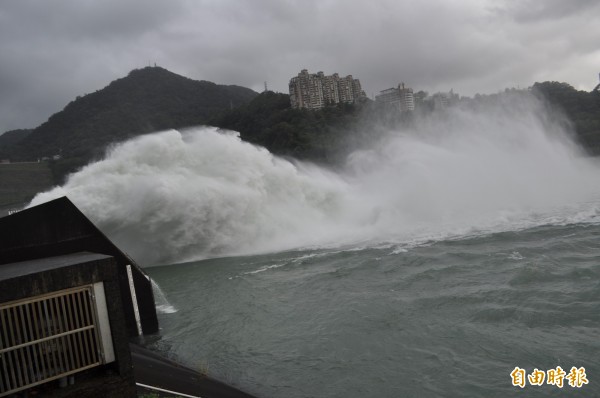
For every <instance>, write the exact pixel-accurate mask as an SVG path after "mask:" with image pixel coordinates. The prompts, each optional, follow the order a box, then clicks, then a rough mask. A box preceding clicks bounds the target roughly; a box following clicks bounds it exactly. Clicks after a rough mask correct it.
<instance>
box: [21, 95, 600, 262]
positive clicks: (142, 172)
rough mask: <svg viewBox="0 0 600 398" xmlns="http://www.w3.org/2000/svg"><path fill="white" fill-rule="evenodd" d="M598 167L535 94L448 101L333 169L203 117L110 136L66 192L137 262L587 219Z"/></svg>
mask: <svg viewBox="0 0 600 398" xmlns="http://www.w3.org/2000/svg"><path fill="white" fill-rule="evenodd" d="M599 171H600V167H599V166H598V164H597V162H596V161H595V160H593V159H590V158H586V157H584V156H582V155H581V154H580V153H579V151H578V149H577V148H576V146H575V145H574V144H573V143H572V142H571V141H570V140H569V139H568V137H567V136H566V134H565V133H564V132H563V131H562V130H561V128H560V125H559V124H556V123H553V122H552V121H551V120H550V119H549V117H548V115H547V114H546V113H545V112H544V111H543V109H542V108H541V107H540V106H538V105H537V104H533V105H531V103H526V104H524V103H519V104H513V105H510V104H509V105H508V106H503V107H494V108H489V109H479V110H477V111H467V110H464V109H460V108H456V109H453V110H450V111H448V112H445V113H444V114H443V115H442V116H435V117H430V118H428V119H426V120H422V121H421V122H419V123H417V124H416V127H414V128H412V129H410V130H406V131H391V132H390V134H389V135H388V137H387V138H386V139H384V140H381V141H378V143H377V144H375V145H373V146H371V147H370V148H368V149H361V150H357V151H356V152H354V153H353V154H352V155H351V156H350V157H349V158H348V162H347V165H346V168H345V171H343V172H337V173H334V172H331V171H328V170H326V169H323V168H319V167H317V166H314V165H311V164H307V163H302V162H291V161H288V160H284V159H281V158H278V157H276V156H273V155H272V154H271V153H269V152H268V151H267V150H266V149H264V148H260V147H256V146H253V145H251V144H248V143H245V142H243V141H242V140H241V139H240V138H239V136H238V135H237V134H236V133H234V132H223V131H220V130H218V129H216V128H212V127H199V128H195V129H189V130H185V131H175V130H170V131H165V132H160V133H156V134H152V135H146V136H142V137H138V138H136V139H134V140H131V141H129V142H126V143H123V144H121V145H118V146H116V147H114V148H113V149H112V150H111V151H110V152H109V153H108V154H107V156H106V158H105V159H104V160H102V161H100V162H97V163H94V164H90V165H88V166H87V167H85V168H84V169H82V170H81V171H79V172H78V173H76V174H74V175H72V176H70V178H69V180H68V181H67V183H66V184H65V185H64V186H62V187H58V188H55V189H53V190H52V191H50V192H46V193H43V194H39V195H38V196H36V197H35V198H34V200H33V201H32V203H31V205H35V204H39V203H42V202H45V201H47V200H50V199H53V198H56V197H60V196H63V195H67V196H68V197H69V198H70V199H71V200H72V201H73V202H74V203H75V204H76V205H77V206H78V207H80V208H81V209H82V211H83V212H84V213H85V214H87V215H88V216H89V217H90V218H91V219H92V220H93V221H94V222H95V223H97V224H98V226H99V227H100V228H101V229H102V230H103V231H104V232H105V233H106V234H107V235H108V236H109V237H111V238H112V239H113V240H115V241H116V242H117V244H118V245H120V246H122V247H123V248H124V249H125V250H126V251H128V252H129V253H130V254H131V255H132V256H133V257H134V258H136V259H138V260H139V261H140V262H141V263H143V264H156V263H172V262H182V261H189V260H193V259H199V258H206V257H215V256H224V255H236V254H250V253H259V252H270V251H279V250H285V249H290V248H297V247H308V246H321V247H322V246H327V247H331V246H336V245H346V244H353V243H358V242H360V243H365V242H366V243H367V244H372V243H373V242H395V243H397V244H400V246H399V247H403V246H402V245H411V244H419V243H422V242H426V241H431V240H440V239H448V238H452V237H457V236H464V235H473V234H475V235H476V234H484V233H489V232H495V231H501V230H511V229H521V228H528V227H532V226H536V225H541V224H546V223H558V224H560V223H572V222H597V221H598V220H599V218H598V216H599V215H600V199H599V198H600V179H598V178H597V176H598V172H599Z"/></svg>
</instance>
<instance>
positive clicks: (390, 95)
mask: <svg viewBox="0 0 600 398" xmlns="http://www.w3.org/2000/svg"><path fill="white" fill-rule="evenodd" d="M375 101H376V102H379V103H383V104H387V105H390V106H392V107H393V108H396V109H397V110H399V111H401V112H406V111H414V110H415V99H414V96H413V90H412V88H409V87H405V85H404V83H400V84H399V85H398V87H397V88H394V87H392V88H388V89H387V90H383V91H381V92H380V93H379V95H377V96H375Z"/></svg>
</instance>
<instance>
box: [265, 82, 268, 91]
mask: <svg viewBox="0 0 600 398" xmlns="http://www.w3.org/2000/svg"><path fill="white" fill-rule="evenodd" d="M267 91H268V89H267V82H265V93H266V92H267Z"/></svg>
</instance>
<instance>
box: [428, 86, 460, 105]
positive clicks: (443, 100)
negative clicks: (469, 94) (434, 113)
mask: <svg viewBox="0 0 600 398" xmlns="http://www.w3.org/2000/svg"><path fill="white" fill-rule="evenodd" d="M431 99H432V101H433V108H434V109H441V108H446V107H448V106H450V105H452V104H455V103H456V102H458V100H459V95H458V94H456V93H454V90H452V89H451V90H450V92H448V93H441V92H440V93H435V94H433V95H432V96H431Z"/></svg>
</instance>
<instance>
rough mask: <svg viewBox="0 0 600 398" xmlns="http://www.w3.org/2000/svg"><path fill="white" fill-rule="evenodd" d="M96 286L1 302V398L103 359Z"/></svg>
mask: <svg viewBox="0 0 600 398" xmlns="http://www.w3.org/2000/svg"><path fill="white" fill-rule="evenodd" d="M93 292H94V286H93V285H87V286H82V287H77V288H73V289H68V290H62V291H59V292H55V293H52V294H47V295H43V296H36V297H30V298H27V299H24V300H19V301H13V302H10V303H3V304H0V397H3V396H7V395H9V394H12V393H14V392H17V391H21V390H24V389H27V388H30V387H33V386H36V385H39V384H42V383H45V382H48V381H51V380H55V379H59V378H62V377H66V376H69V375H72V374H74V373H76V372H79V371H82V370H85V369H88V368H91V367H94V366H98V365H100V364H101V363H103V357H102V349H101V348H102V347H101V342H100V340H99V329H98V320H97V311H96V303H95V296H94V293H93Z"/></svg>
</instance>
